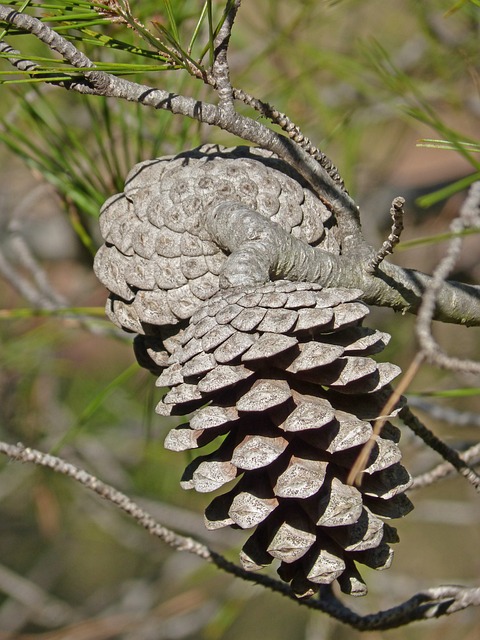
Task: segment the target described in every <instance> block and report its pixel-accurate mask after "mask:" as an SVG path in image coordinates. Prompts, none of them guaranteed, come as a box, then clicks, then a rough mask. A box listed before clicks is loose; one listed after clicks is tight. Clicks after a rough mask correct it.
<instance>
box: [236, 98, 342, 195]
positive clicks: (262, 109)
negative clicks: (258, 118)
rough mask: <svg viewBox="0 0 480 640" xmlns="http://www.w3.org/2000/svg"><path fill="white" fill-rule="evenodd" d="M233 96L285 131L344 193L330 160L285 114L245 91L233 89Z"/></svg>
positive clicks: (338, 174) (338, 173)
mask: <svg viewBox="0 0 480 640" xmlns="http://www.w3.org/2000/svg"><path fill="white" fill-rule="evenodd" d="M233 96H234V98H235V99H236V100H240V101H241V102H244V103H245V104H246V105H248V106H249V107H252V108H253V109H255V111H258V112H259V113H261V114H262V116H264V117H265V118H268V119H269V120H270V121H271V122H272V123H273V124H276V125H278V126H279V127H280V128H281V129H282V130H283V131H285V133H286V134H287V135H288V137H289V138H291V139H292V140H293V141H294V142H296V143H297V144H298V145H300V146H301V147H302V149H304V150H305V151H306V152H307V153H308V154H309V155H311V156H312V157H313V158H315V160H316V161H317V162H318V163H319V164H320V166H322V167H323V168H324V169H325V171H326V172H327V173H328V175H329V176H330V177H331V178H332V180H333V181H334V182H335V183H336V184H338V186H339V187H340V188H341V189H342V190H343V191H346V189H345V183H344V181H343V178H342V177H341V175H340V172H339V171H338V169H337V167H336V166H335V165H334V164H333V162H332V161H331V160H330V158H329V157H328V156H327V155H326V154H325V153H323V151H320V149H318V148H317V147H315V146H314V145H313V144H312V142H311V141H310V140H309V138H307V136H306V135H304V134H303V133H302V131H301V129H300V127H299V126H298V125H297V124H295V123H294V122H292V120H290V118H289V117H288V116H287V115H286V114H285V113H282V112H281V111H278V109H276V108H275V107H274V106H272V105H270V104H269V103H268V102H264V101H263V100H259V99H258V98H255V97H254V96H252V95H250V94H249V93H247V92H246V91H243V89H236V88H235V87H234V89H233Z"/></svg>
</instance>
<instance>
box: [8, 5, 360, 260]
mask: <svg viewBox="0 0 480 640" xmlns="http://www.w3.org/2000/svg"><path fill="white" fill-rule="evenodd" d="M0 21H3V22H6V23H7V24H12V25H14V26H16V27H17V28H19V29H22V30H24V31H26V32H28V33H31V34H32V35H34V36H36V37H37V38H38V39H39V40H41V41H42V42H44V43H45V44H46V45H47V46H48V47H49V48H50V49H51V50H52V51H55V52H57V53H59V54H60V55H61V56H62V58H63V59H64V60H65V61H66V62H68V63H70V64H71V65H72V66H74V67H76V68H78V69H80V70H82V73H83V78H84V80H82V81H78V82H77V81H72V82H71V83H66V84H65V85H64V86H65V87H66V88H68V89H71V90H74V91H78V92H80V93H83V94H89V95H97V96H104V97H109V98H119V99H122V100H127V101H129V102H137V103H139V104H142V105H145V106H150V107H154V108H155V109H165V110H167V111H170V112H171V113H173V114H176V115H182V116H186V117H188V118H193V119H195V120H198V121H199V122H202V123H204V124H209V125H212V126H217V127H219V128H221V129H224V130H225V131H228V132H229V133H231V134H233V135H235V136H238V137H239V138H242V139H243V140H248V141H249V142H252V143H254V144H257V145H258V146H260V147H263V148H264V149H268V150H270V151H272V152H273V153H275V154H276V155H278V156H279V157H280V158H282V159H283V160H285V162H287V163H288V164H290V165H291V166H292V167H294V168H295V169H296V170H297V171H298V172H299V173H300V175H302V176H303V177H304V178H305V180H307V182H308V183H309V184H310V185H311V187H312V189H313V191H314V192H315V193H316V194H317V195H318V197H319V198H320V199H321V200H322V201H323V202H324V203H325V204H326V205H327V206H329V207H330V208H332V209H333V210H334V212H335V214H336V216H337V222H338V225H339V231H340V235H341V237H342V239H343V242H344V245H345V246H344V248H345V249H348V248H349V247H350V246H351V247H354V246H355V245H357V244H358V238H359V237H362V236H361V228H360V220H359V213H358V207H357V205H356V204H355V202H354V201H353V200H352V198H351V197H350V196H349V195H348V194H347V193H346V192H345V191H343V189H341V187H339V185H338V184H336V183H335V181H334V180H332V178H331V177H330V176H329V175H328V173H327V172H326V171H325V169H323V167H322V166H321V165H320V164H319V163H318V162H316V161H315V158H313V157H312V156H311V155H310V154H309V153H307V152H306V151H304V149H302V148H301V147H300V146H299V145H297V144H296V143H295V142H294V141H293V140H290V139H289V138H286V137H285V136H282V135H279V134H278V133H275V132H274V131H271V130H270V129H269V128H268V127H265V126H264V125H262V124H261V123H259V122H257V121H255V120H253V119H251V118H248V117H246V116H242V115H240V114H238V113H236V112H233V113H231V114H230V115H229V117H226V115H225V113H224V111H223V110H222V109H220V108H219V107H218V106H216V105H213V104H211V103H207V102H203V101H199V100H194V99H193V98H187V97H184V96H179V95H177V94H174V93H171V92H168V91H163V90H162V89H153V88H152V87H149V86H147V85H142V84H139V83H136V82H131V81H129V80H125V79H123V78H118V77H116V76H113V75H111V74H108V73H105V72H103V71H99V70H97V69H95V68H94V63H93V62H92V61H91V60H90V59H89V58H88V57H87V56H86V55H85V54H83V53H81V52H80V51H79V50H78V49H77V48H76V47H75V46H74V45H73V44H71V43H70V42H69V41H68V40H66V39H65V38H63V37H62V36H61V35H59V34H58V33H56V32H55V31H54V30H53V29H50V28H49V27H48V26H47V25H45V24H43V23H42V22H41V21H40V20H38V19H37V18H34V17H32V16H29V15H27V14H23V13H18V11H15V10H12V9H11V8H10V7H8V6H5V5H1V4H0Z"/></svg>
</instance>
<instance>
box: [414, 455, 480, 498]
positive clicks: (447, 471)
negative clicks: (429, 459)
mask: <svg viewBox="0 0 480 640" xmlns="http://www.w3.org/2000/svg"><path fill="white" fill-rule="evenodd" d="M458 455H459V457H460V459H461V460H463V461H464V462H466V463H468V464H469V465H470V466H473V465H476V464H478V463H479V462H480V444H479V443H477V444H474V445H473V446H472V447H470V448H469V449H466V451H462V452H461V453H459V454H458ZM455 474H456V469H455V467H454V466H453V465H451V464H450V463H449V462H442V463H441V464H439V465H437V466H436V467H434V468H433V469H430V471H426V472H425V473H422V474H420V475H418V476H415V477H414V478H413V482H412V484H411V485H410V487H409V491H411V490H414V489H423V488H424V487H428V486H430V485H432V484H434V483H435V482H438V481H439V480H443V479H444V478H449V477H451V476H454V475H455Z"/></svg>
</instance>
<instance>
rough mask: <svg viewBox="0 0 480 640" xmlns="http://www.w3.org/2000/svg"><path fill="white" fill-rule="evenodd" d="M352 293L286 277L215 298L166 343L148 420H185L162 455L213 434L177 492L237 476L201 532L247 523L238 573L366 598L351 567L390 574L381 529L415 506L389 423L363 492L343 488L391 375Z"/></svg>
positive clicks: (386, 538) (308, 590) (386, 530)
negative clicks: (272, 575)
mask: <svg viewBox="0 0 480 640" xmlns="http://www.w3.org/2000/svg"><path fill="white" fill-rule="evenodd" d="M359 293H360V292H359V291H355V290H351V289H322V288H321V287H320V286H319V285H314V284H309V283H292V282H285V281H277V282H272V283H268V284H265V285H263V286H259V287H255V288H235V289H229V290H225V291H220V292H218V293H217V294H216V295H215V296H213V297H212V298H211V299H210V300H209V301H208V302H206V303H205V304H204V305H203V306H202V307H201V308H200V309H199V310H198V311H197V312H196V313H195V314H194V315H193V316H192V318H191V321H190V324H189V326H188V328H187V329H186V330H185V331H183V332H182V333H181V334H180V335H179V336H177V337H176V339H175V340H174V341H173V342H172V341H169V340H168V339H167V340H166V342H165V346H166V347H167V348H168V349H170V350H171V356H170V358H169V361H168V362H169V366H168V368H166V369H165V370H164V372H163V373H162V374H161V375H160V377H159V378H158V380H157V385H158V386H160V387H170V388H171V390H170V391H169V392H168V393H167V394H166V395H165V397H164V398H163V400H162V401H161V402H160V404H159V405H158V407H157V412H158V413H160V414H161V415H186V414H191V417H190V420H189V423H188V424H182V425H180V426H179V427H177V428H175V429H172V430H171V431H170V433H169V434H168V435H167V438H166V441H165V446H166V447H167V448H168V449H171V450H174V451H183V450H187V449H195V448H198V447H202V446H205V445H207V444H210V443H212V442H213V441H215V440H216V439H217V438H218V443H219V446H218V447H217V448H216V449H215V450H214V451H213V452H212V453H209V454H207V455H203V456H199V457H197V458H196V459H195V460H194V461H193V462H192V463H191V464H189V465H188V467H187V468H186V470H185V473H184V475H183V478H182V481H181V485H182V487H183V488H185V489H196V490H197V491H200V492H209V491H215V490H217V489H219V488H221V487H223V486H224V485H231V484H232V483H233V481H235V480H237V479H238V478H239V480H237V482H236V484H235V485H234V486H233V488H229V491H228V492H227V493H224V494H222V495H220V496H218V497H216V498H215V499H214V500H213V501H212V502H211V504H210V505H209V507H208V508H207V510H206V513H205V522H206V526H207V527H208V528H210V529H216V528H218V527H224V526H227V525H231V526H237V527H240V528H242V529H249V528H252V527H256V529H255V532H254V533H253V534H252V535H251V536H250V538H249V539H248V541H247V542H246V544H245V545H244V547H243V549H242V552H241V554H240V558H241V562H242V564H243V566H244V567H245V568H247V569H250V570H256V569H260V568H261V567H264V566H266V565H268V564H270V563H271V562H272V561H273V560H274V559H278V560H280V566H279V568H278V573H279V575H280V576H281V578H282V579H283V580H286V581H287V582H291V586H292V588H293V590H294V591H295V593H297V594H298V595H299V596H309V595H312V594H313V593H314V592H315V591H317V590H318V588H319V585H320V584H326V583H330V582H332V581H334V580H338V582H339V584H340V587H341V589H342V590H343V591H345V592H347V593H351V594H352V595H363V594H365V593H366V586H365V584H364V582H363V580H362V578H361V576H360V574H359V573H358V570H357V569H356V567H355V563H361V564H365V565H367V566H369V567H373V568H375V569H384V568H386V567H388V566H389V565H390V563H391V560H392V552H391V549H390V547H389V543H392V542H396V541H397V534H396V531H395V529H394V528H393V527H391V526H390V525H388V524H386V523H385V522H384V521H383V519H384V518H396V517H400V516H403V515H405V514H406V513H408V512H409V511H410V509H411V508H412V505H411V503H410V501H409V499H408V498H407V497H406V496H405V495H404V493H403V492H404V491H405V489H407V487H408V486H409V483H410V476H409V474H408V473H407V471H406V470H405V469H404V468H403V467H402V466H401V465H400V458H401V454H400V450H399V448H398V446H397V444H396V443H397V441H398V438H399V432H398V429H397V428H395V427H394V426H393V425H392V424H390V423H387V424H386V425H385V426H384V428H383V430H382V434H381V436H379V437H376V438H375V446H374V449H373V451H372V453H371V455H370V459H369V461H368V464H367V467H366V469H365V474H364V478H363V481H362V484H361V486H360V487H359V488H356V487H353V486H349V485H347V484H346V482H345V481H346V478H347V476H348V472H349V470H350V468H351V466H352V464H353V463H354V462H355V460H356V458H357V456H358V454H359V452H360V450H361V447H362V445H364V444H365V443H366V442H367V441H368V440H369V438H370V436H371V435H372V422H373V421H374V420H375V419H376V418H377V417H378V416H379V415H380V412H381V410H382V408H383V406H384V404H385V400H386V398H387V397H388V395H389V393H390V388H389V383H390V381H391V380H392V379H393V378H394V377H395V376H396V375H397V374H398V373H399V369H398V367H396V366H395V365H391V364H385V363H376V362H375V361H374V360H373V359H371V358H370V357H368V356H369V355H370V354H372V353H376V352H378V351H380V350H381V349H383V347H384V346H385V344H386V342H387V341H388V335H387V334H384V333H381V332H379V331H374V330H370V329H366V328H363V327H362V326H361V323H362V320H363V318H364V317H365V315H366V314H367V313H368V308H367V307H366V306H365V305H364V304H363V303H361V302H359V301H358V300H357V298H358V295H359ZM149 355H150V357H153V358H155V350H154V349H152V348H150V349H149Z"/></svg>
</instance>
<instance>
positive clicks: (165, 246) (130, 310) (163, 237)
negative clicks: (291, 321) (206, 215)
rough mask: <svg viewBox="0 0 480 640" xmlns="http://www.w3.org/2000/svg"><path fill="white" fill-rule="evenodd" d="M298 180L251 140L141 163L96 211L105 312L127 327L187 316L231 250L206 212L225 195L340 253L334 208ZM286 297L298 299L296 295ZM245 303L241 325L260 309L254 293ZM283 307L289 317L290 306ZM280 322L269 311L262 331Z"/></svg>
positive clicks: (139, 329)
mask: <svg viewBox="0 0 480 640" xmlns="http://www.w3.org/2000/svg"><path fill="white" fill-rule="evenodd" d="M302 185H303V182H302V178H301V177H300V176H299V175H298V174H297V173H296V172H295V171H293V170H292V169H291V168H290V167H289V166H288V165H287V164H286V163H285V162H283V161H281V160H279V159H278V158H277V157H276V156H274V155H273V154H272V153H270V152H268V151H265V150H263V149H254V148H251V147H235V148H233V149H225V148H223V147H219V146H217V145H205V146H203V147H200V148H199V149H195V150H193V151H189V152H186V153H182V154H179V155H178V156H173V157H165V158H159V159H157V160H149V161H146V162H142V163H140V164H138V165H136V166H135V167H134V168H133V169H132V170H131V171H130V173H129V175H128V176H127V179H126V184H125V191H124V193H122V194H118V195H115V196H113V197H111V198H110V199H109V200H107V202H106V203H105V204H104V206H103V207H102V211H101V215H100V230H101V233H102V236H103V238H104V240H105V244H104V245H103V246H102V248H101V249H100V251H99V252H98V253H97V255H96V258H95V264H94V269H95V273H96V275H97V277H98V279H99V280H100V281H101V282H102V283H103V284H104V285H105V286H106V287H107V289H108V290H109V291H110V292H111V295H110V298H109V300H108V303H107V315H108V317H109V318H110V319H111V320H112V322H114V323H115V324H117V325H118V326H120V327H122V328H124V329H126V330H128V331H132V332H134V333H139V334H147V335H151V334H158V329H157V327H158V326H162V325H176V324H178V323H181V322H182V321H184V320H187V319H188V318H190V316H191V315H192V314H193V313H194V312H195V310H196V309H198V308H199V307H200V306H201V305H202V303H203V302H204V301H205V300H208V299H210V298H211V296H212V295H213V294H215V293H216V292H217V291H218V279H219V274H220V272H221V269H222V266H223V264H224V262H225V260H226V257H227V256H226V255H225V254H224V253H223V252H222V251H221V250H220V249H219V247H217V246H216V245H215V244H214V243H213V242H212V241H211V238H210V236H209V234H208V233H207V231H206V230H205V228H204V225H203V220H202V214H203V212H205V211H206V210H207V209H209V208H212V207H214V206H215V205H216V204H218V203H220V202H224V201H226V200H236V201H237V202H240V203H242V204H244V205H246V206H249V207H251V208H252V209H255V210H256V211H258V212H259V213H261V214H263V215H264V216H265V217H267V218H268V219H270V220H272V221H273V222H277V223H278V224H280V225H281V226H282V227H283V228H284V229H285V230H286V231H288V233H291V234H292V235H294V236H295V237H297V238H299V239H301V240H303V241H304V242H306V243H307V244H311V245H317V246H318V245H320V244H322V246H325V248H327V249H328V250H329V251H331V252H334V253H338V251H339V248H338V244H337V242H336V240H335V234H334V233H332V232H331V230H330V229H329V227H332V226H333V216H332V214H331V212H330V211H329V210H328V209H327V208H326V207H325V205H324V204H323V203H322V202H321V201H320V200H319V199H318V198H317V197H316V196H314V194H313V193H312V192H311V191H310V190H309V189H308V188H307V186H306V185H305V186H302ZM290 302H291V304H292V305H294V306H295V305H296V304H297V300H296V298H295V297H293V298H291V301H290ZM245 303H246V305H247V306H246V308H245V309H244V312H243V315H242V316H241V317H240V318H239V319H238V322H241V323H242V325H243V328H245V327H246V326H247V325H248V322H249V321H250V324H252V323H253V324H254V325H257V324H258V322H257V317H256V315H255V314H258V313H259V311H258V309H257V308H255V307H256V303H255V302H254V298H253V299H252V297H251V298H250V300H246V301H245ZM300 304H301V305H302V306H303V303H300ZM230 311H231V312H233V310H227V311H226V312H225V313H226V317H228V313H229V312H230ZM282 313H283V314H284V315H285V316H286V317H288V316H291V317H293V312H292V314H290V312H289V311H288V310H286V309H282ZM225 321H226V322H228V320H225ZM275 323H276V325H277V328H278V327H279V325H278V323H279V319H278V317H277V316H276V314H275V313H274V312H273V313H271V314H269V315H268V317H267V318H265V325H264V328H263V329H262V330H267V327H268V326H270V325H272V326H275ZM233 327H234V328H235V323H234V324H233Z"/></svg>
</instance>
